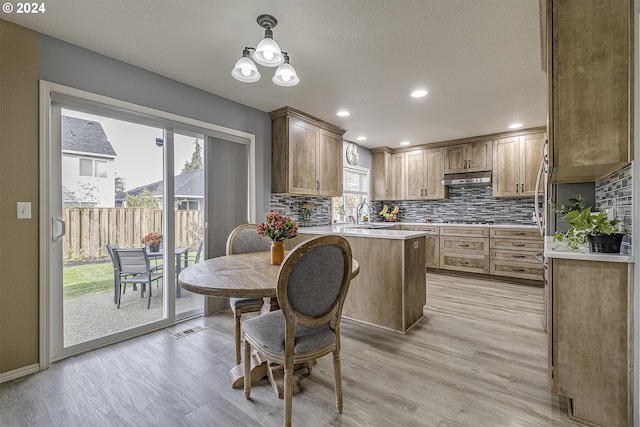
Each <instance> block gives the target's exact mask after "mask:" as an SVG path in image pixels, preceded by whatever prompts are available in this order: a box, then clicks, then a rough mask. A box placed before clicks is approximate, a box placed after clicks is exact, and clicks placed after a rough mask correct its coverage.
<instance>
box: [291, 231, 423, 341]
mask: <svg viewBox="0 0 640 427" xmlns="http://www.w3.org/2000/svg"><path fill="white" fill-rule="evenodd" d="M319 234H337V235H340V236H343V237H345V238H346V239H347V241H348V242H349V244H350V245H351V251H352V254H353V257H354V258H355V259H357V260H358V262H359V263H360V274H359V275H358V277H356V278H355V279H353V280H352V281H351V285H350V286H349V292H348V293H347V298H346V300H345V304H344V309H343V312H342V314H343V316H345V317H347V318H350V319H353V320H357V321H359V322H363V323H367V324H370V325H374V326H378V327H382V328H385V329H390V330H393V331H396V332H400V333H406V332H407V331H409V330H410V329H411V327H413V326H414V325H415V324H416V323H417V322H419V321H420V320H421V319H422V318H423V317H424V314H423V309H424V306H425V304H426V302H427V300H426V272H425V265H424V259H425V238H424V237H425V235H426V233H425V232H423V231H406V230H393V229H385V228H361V227H358V226H354V225H333V226H331V225H327V226H318V227H301V228H300V229H299V230H298V237H297V238H295V239H290V240H291V241H287V243H286V244H287V247H292V245H295V244H297V243H300V242H301V241H302V240H305V239H308V238H310V237H313V236H315V235H319Z"/></svg>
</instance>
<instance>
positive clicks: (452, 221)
mask: <svg viewBox="0 0 640 427" xmlns="http://www.w3.org/2000/svg"><path fill="white" fill-rule="evenodd" d="M442 223H443V224H486V225H492V224H493V221H492V220H472V219H449V220H444V221H442Z"/></svg>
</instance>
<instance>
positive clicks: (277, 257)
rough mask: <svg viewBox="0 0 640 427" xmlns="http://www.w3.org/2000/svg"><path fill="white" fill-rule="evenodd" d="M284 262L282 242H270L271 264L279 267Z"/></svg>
mask: <svg viewBox="0 0 640 427" xmlns="http://www.w3.org/2000/svg"><path fill="white" fill-rule="evenodd" d="M283 260H284V242H271V264H273V265H280V264H282V261H283Z"/></svg>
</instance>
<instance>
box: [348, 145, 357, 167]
mask: <svg viewBox="0 0 640 427" xmlns="http://www.w3.org/2000/svg"><path fill="white" fill-rule="evenodd" d="M347 162H348V163H349V164H350V165H353V166H355V165H357V164H358V146H357V145H356V144H354V143H353V142H352V143H351V144H349V145H347Z"/></svg>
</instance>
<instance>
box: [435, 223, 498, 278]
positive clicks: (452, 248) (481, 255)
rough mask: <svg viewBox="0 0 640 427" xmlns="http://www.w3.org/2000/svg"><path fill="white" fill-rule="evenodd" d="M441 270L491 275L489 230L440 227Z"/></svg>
mask: <svg viewBox="0 0 640 427" xmlns="http://www.w3.org/2000/svg"><path fill="white" fill-rule="evenodd" d="M474 236H475V237H474ZM439 268H441V269H445V270H455V271H462V272H467V273H481V274H489V229H488V228H486V227H451V226H443V227H440V266H439Z"/></svg>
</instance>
